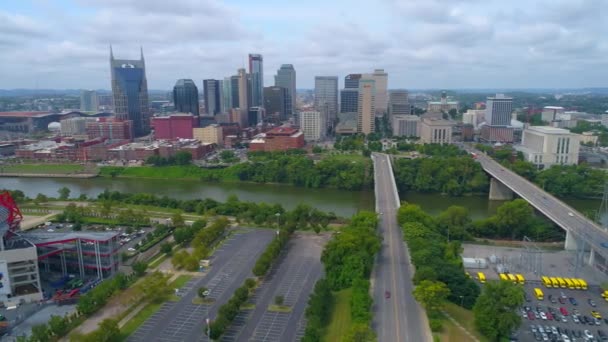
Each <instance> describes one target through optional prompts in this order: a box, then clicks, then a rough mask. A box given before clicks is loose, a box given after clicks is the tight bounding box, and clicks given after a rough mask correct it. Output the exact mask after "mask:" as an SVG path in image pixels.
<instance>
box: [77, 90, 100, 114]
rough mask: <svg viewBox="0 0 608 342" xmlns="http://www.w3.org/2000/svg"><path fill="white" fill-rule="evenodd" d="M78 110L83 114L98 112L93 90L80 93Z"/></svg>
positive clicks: (96, 98)
mask: <svg viewBox="0 0 608 342" xmlns="http://www.w3.org/2000/svg"><path fill="white" fill-rule="evenodd" d="M80 110H81V111H83V112H97V110H99V98H98V97H97V92H96V91H95V90H83V91H81V92H80Z"/></svg>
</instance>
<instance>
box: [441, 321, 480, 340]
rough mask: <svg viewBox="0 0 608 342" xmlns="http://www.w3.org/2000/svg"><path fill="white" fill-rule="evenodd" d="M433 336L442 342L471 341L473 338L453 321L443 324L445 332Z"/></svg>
mask: <svg viewBox="0 0 608 342" xmlns="http://www.w3.org/2000/svg"><path fill="white" fill-rule="evenodd" d="M433 336H439V338H440V339H441V342H460V341H469V340H471V337H470V336H469V335H467V334H466V333H465V332H464V331H462V329H460V328H459V327H458V326H456V324H454V323H453V322H452V321H450V320H448V319H446V320H445V321H444V322H443V330H442V331H441V332H440V333H434V334H433Z"/></svg>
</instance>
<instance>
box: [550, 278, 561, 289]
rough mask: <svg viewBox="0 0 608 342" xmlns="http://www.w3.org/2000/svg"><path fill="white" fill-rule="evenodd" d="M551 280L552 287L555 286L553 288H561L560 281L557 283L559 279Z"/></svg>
mask: <svg viewBox="0 0 608 342" xmlns="http://www.w3.org/2000/svg"><path fill="white" fill-rule="evenodd" d="M549 279H551V285H553V287H555V288H558V287H559V281H557V278H555V277H551V278H549Z"/></svg>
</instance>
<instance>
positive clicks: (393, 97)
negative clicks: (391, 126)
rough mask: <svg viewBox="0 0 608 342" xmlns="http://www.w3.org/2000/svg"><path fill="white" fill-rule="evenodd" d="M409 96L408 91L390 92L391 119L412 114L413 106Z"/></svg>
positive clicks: (389, 111) (389, 110)
mask: <svg viewBox="0 0 608 342" xmlns="http://www.w3.org/2000/svg"><path fill="white" fill-rule="evenodd" d="M408 96H409V94H408V92H407V90H393V91H391V92H390V94H389V100H388V114H389V116H390V117H394V116H395V115H409V114H412V106H411V105H410V101H409V98H408Z"/></svg>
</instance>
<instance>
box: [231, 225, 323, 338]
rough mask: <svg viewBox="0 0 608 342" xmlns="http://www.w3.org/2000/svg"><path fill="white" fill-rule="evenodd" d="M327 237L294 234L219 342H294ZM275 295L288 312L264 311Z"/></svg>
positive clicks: (302, 323) (320, 268) (301, 328)
mask: <svg viewBox="0 0 608 342" xmlns="http://www.w3.org/2000/svg"><path fill="white" fill-rule="evenodd" d="M326 242H327V236H320V235H311V234H296V235H294V236H293V237H292V238H291V240H290V242H289V245H288V246H287V249H286V250H285V252H284V253H283V254H282V255H281V261H280V262H279V263H278V264H277V265H276V267H274V268H273V269H272V270H271V271H270V272H269V274H268V275H267V276H266V277H265V279H264V282H263V283H262V284H261V286H260V287H259V288H258V290H257V291H256V293H255V294H254V296H253V297H252V298H251V300H250V301H249V302H250V303H251V304H254V305H255V308H254V309H252V310H247V311H244V312H242V313H241V314H240V315H239V316H238V317H237V319H236V320H235V322H233V324H232V326H231V328H230V329H229V331H227V332H226V333H225V334H224V336H223V338H222V341H298V340H299V339H300V338H301V337H302V335H303V333H304V329H305V327H306V324H305V321H304V312H305V311H306V307H307V303H308V298H309V296H310V294H311V293H312V291H313V288H314V285H315V283H316V282H317V280H319V278H321V276H322V275H323V266H322V264H321V260H320V258H321V252H322V251H323V246H324V245H325V243H326ZM276 296H283V298H284V304H283V305H285V306H288V307H290V308H291V312H272V311H268V307H269V305H272V304H274V299H275V297H276Z"/></svg>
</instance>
